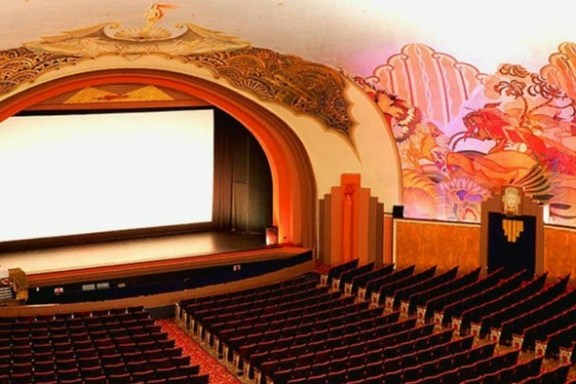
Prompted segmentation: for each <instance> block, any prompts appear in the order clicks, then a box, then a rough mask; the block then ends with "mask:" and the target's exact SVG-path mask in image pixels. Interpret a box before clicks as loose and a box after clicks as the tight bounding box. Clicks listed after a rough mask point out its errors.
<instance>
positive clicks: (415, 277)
mask: <svg viewBox="0 0 576 384" xmlns="http://www.w3.org/2000/svg"><path fill="white" fill-rule="evenodd" d="M436 269H437V267H436V266H432V267H430V268H427V269H425V270H423V271H419V272H417V273H414V274H412V275H410V276H407V277H405V278H402V279H399V280H396V281H391V282H388V283H387V284H384V285H381V286H380V287H379V288H378V289H377V290H376V291H367V292H366V294H367V295H369V296H370V298H371V299H370V301H371V302H372V304H374V305H382V304H384V302H385V299H386V297H387V296H394V292H396V291H397V290H398V289H400V288H403V287H409V286H411V285H412V284H415V283H417V282H420V281H423V280H426V279H429V278H431V277H433V276H434V274H435V273H436ZM387 309H389V310H390V309H392V305H391V304H390V303H387Z"/></svg>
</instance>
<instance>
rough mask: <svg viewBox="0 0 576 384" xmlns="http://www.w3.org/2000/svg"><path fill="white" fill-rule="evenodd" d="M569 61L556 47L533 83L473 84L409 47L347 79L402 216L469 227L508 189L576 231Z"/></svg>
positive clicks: (428, 52)
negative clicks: (370, 119)
mask: <svg viewBox="0 0 576 384" xmlns="http://www.w3.org/2000/svg"><path fill="white" fill-rule="evenodd" d="M574 52H575V48H574V45H573V44H568V43H565V44H562V45H561V46H560V52H558V53H556V54H554V55H552V57H551V59H550V64H549V65H548V66H546V67H545V68H543V69H542V71H541V73H530V72H529V71H528V70H526V69H525V68H523V67H522V66H521V65H517V64H502V65H501V66H500V67H499V69H498V71H497V72H496V73H494V74H481V73H479V72H478V71H477V70H475V69H474V67H473V66H471V65H467V64H463V63H459V62H457V60H456V59H454V58H452V57H451V56H449V55H446V54H442V53H438V52H435V51H434V50H433V49H432V48H430V47H427V46H424V45H418V44H413V45H409V46H405V47H404V48H403V50H402V52H401V53H400V54H398V55H395V56H392V57H391V58H390V59H389V60H388V62H387V63H386V64H383V65H382V66H379V67H378V68H376V69H375V70H374V74H373V76H370V77H366V78H363V77H356V78H355V81H356V82H357V83H358V84H359V85H360V86H362V87H364V89H365V90H366V92H368V93H369V94H370V95H371V96H372V97H373V98H374V102H375V103H376V104H377V105H378V107H379V108H380V110H381V111H382V112H383V113H384V114H385V115H386V117H387V119H388V121H389V124H390V127H391V129H392V133H393V135H394V138H395V140H396V144H397V148H398V152H399V155H400V158H401V163H402V175H403V199H404V205H405V215H406V216H408V217H414V218H429V219H444V220H456V221H471V222H477V221H479V218H480V204H481V202H482V201H483V200H485V199H487V198H488V197H490V196H492V195H493V194H495V193H498V192H500V191H501V190H502V187H503V186H505V185H509V184H514V185H518V186H521V187H522V188H523V189H524V192H525V193H526V194H529V195H530V196H532V197H533V198H534V199H536V200H537V201H539V202H540V203H541V204H542V205H544V206H549V209H550V215H551V221H553V222H554V223H556V224H563V225H570V226H573V225H576V189H575V187H576V184H575V182H576V179H575V175H576V151H575V150H576V141H575V135H576V130H575V122H576V104H575V102H574V93H575V91H574V89H575V88H574V84H573V78H574V76H573V71H572V69H571V68H573V64H574V57H575V56H574Z"/></svg>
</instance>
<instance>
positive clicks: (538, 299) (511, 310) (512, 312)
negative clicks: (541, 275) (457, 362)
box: [479, 275, 570, 338]
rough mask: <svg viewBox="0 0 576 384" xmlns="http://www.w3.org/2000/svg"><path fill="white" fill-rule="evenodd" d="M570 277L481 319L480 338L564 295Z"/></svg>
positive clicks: (567, 276)
mask: <svg viewBox="0 0 576 384" xmlns="http://www.w3.org/2000/svg"><path fill="white" fill-rule="evenodd" d="M569 279H570V275H566V276H565V277H563V278H561V279H559V280H557V281H556V282H553V283H551V284H550V285H548V286H545V287H544V288H543V289H542V290H540V291H538V292H535V293H534V294H533V295H531V296H529V297H527V298H525V299H523V300H519V301H518V302H516V303H511V304H510V305H509V306H507V307H505V308H502V309H499V310H495V311H493V312H491V313H489V314H487V315H485V316H483V317H482V319H480V321H479V323H480V331H479V336H480V338H484V337H486V336H487V335H488V333H489V332H490V330H491V329H492V328H498V327H500V326H501V325H502V323H503V322H505V321H507V320H511V319H513V318H515V317H517V316H521V315H523V314H524V313H527V312H530V311H532V310H534V309H536V308H538V307H539V306H541V305H543V304H546V303H549V302H551V301H552V300H554V299H556V298H558V297H559V296H560V295H561V294H562V293H564V292H565V291H566V287H567V286H568V281H569Z"/></svg>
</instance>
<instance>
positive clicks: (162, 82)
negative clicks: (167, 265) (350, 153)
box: [0, 69, 316, 249]
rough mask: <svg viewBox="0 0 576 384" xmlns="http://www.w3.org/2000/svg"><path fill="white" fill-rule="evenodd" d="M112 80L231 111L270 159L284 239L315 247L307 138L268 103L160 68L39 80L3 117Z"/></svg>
mask: <svg viewBox="0 0 576 384" xmlns="http://www.w3.org/2000/svg"><path fill="white" fill-rule="evenodd" d="M109 84H142V85H155V86H160V87H165V88H168V89H173V90H177V91H180V92H183V93H186V94H189V95H192V96H195V97H198V98H200V99H203V100H205V101H206V102H208V103H210V104H212V105H214V106H215V107H217V108H220V109H221V110H223V111H225V112H226V113H228V114H229V115H231V116H233V117H234V118H235V119H236V120H238V121H239V122H240V123H242V124H243V125H244V127H246V129H248V130H249V131H250V132H251V133H252V135H254V137H255V138H256V140H257V141H258V143H259V144H260V145H261V147H262V149H263V150H264V153H265V154H266V157H267V158H268V161H269V164H270V171H271V174H272V184H273V199H272V200H273V207H272V212H273V224H274V225H276V226H277V227H278V230H279V241H280V242H281V243H282V244H289V245H297V246H302V247H306V248H313V249H314V247H315V246H316V234H315V233H316V231H315V207H316V182H315V178H314V174H313V170H312V165H311V163H310V159H309V157H308V154H307V153H306V150H305V148H304V145H303V143H302V142H301V141H300V139H299V138H298V137H297V136H296V134H295V133H294V131H293V130H292V129H291V128H290V127H289V126H288V125H287V124H286V123H285V122H284V121H283V120H281V119H280V118H278V117H277V116H276V115H275V114H273V113H272V112H270V111H268V110H267V109H266V108H265V107H264V106H262V105H261V104H258V103H257V102H254V101H252V100H250V99H248V98H247V97H245V96H243V95H241V94H239V93H238V92H235V91H233V90H231V89H229V88H226V87H224V86H222V85H219V84H216V83H214V82H211V81H208V80H205V79H200V78H197V77H193V76H189V75H184V74H181V73H173V72H167V71H160V70H125V69H122V70H105V71H95V72H86V73H82V74H76V75H72V76H66V77H62V78H59V79H56V80H51V81H48V82H45V83H41V84H39V85H37V86H34V87H31V88H29V89H26V90H25V91H22V92H19V93H16V94H15V95H13V96H11V97H9V98H7V99H5V100H3V101H2V102H0V122H1V121H3V120H5V119H6V118H8V117H10V116H12V115H14V114H16V113H18V112H20V111H22V110H25V109H26V108H28V107H30V106H33V105H35V104H38V103H40V102H42V101H44V100H48V99H50V98H53V97H56V96H59V95H62V94H64V93H67V92H72V91H75V90H79V89H82V88H85V87H91V86H102V85H109Z"/></svg>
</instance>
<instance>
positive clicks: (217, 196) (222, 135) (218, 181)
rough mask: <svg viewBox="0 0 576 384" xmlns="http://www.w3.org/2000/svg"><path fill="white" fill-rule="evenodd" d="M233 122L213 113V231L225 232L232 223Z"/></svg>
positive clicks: (228, 118) (226, 117) (224, 115)
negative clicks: (231, 126)
mask: <svg viewBox="0 0 576 384" xmlns="http://www.w3.org/2000/svg"><path fill="white" fill-rule="evenodd" d="M232 123H233V120H232V118H231V117H229V116H228V115H226V114H225V113H223V112H221V111H218V110H216V111H215V112H214V126H215V129H214V201H213V213H212V222H213V225H214V229H216V230H227V229H230V228H231V222H232V217H231V214H232V164H233V162H232V150H231V147H232V140H231V132H232V130H231V129H227V127H229V126H230V125H231V124H232Z"/></svg>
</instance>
